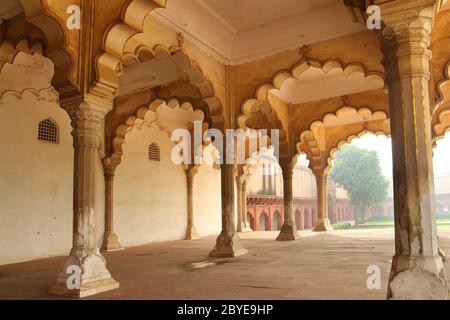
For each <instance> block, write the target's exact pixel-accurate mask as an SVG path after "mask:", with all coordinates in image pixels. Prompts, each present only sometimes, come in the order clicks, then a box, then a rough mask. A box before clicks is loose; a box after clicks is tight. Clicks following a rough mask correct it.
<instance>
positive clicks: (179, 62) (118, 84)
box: [95, 0, 225, 129]
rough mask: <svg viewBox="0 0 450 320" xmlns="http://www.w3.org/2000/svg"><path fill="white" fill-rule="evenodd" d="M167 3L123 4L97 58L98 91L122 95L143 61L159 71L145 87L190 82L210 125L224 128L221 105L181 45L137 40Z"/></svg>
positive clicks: (154, 0) (137, 0)
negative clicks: (152, 15)
mask: <svg viewBox="0 0 450 320" xmlns="http://www.w3.org/2000/svg"><path fill="white" fill-rule="evenodd" d="M165 5H166V0H152V1H144V0H133V1H131V2H130V3H129V4H128V5H127V6H126V7H124V10H123V13H122V20H121V21H120V22H118V23H115V24H113V25H112V26H110V28H109V29H108V30H107V31H106V33H105V35H104V41H103V52H102V53H101V54H100V55H99V56H98V57H97V59H96V67H97V79H98V80H97V83H96V84H95V86H96V88H97V89H98V90H101V91H106V92H109V93H110V94H114V95H121V94H123V92H122V91H123V88H124V87H125V86H126V84H127V83H130V82H132V81H130V80H129V79H130V78H131V79H133V72H136V70H139V67H142V66H143V64H145V63H149V64H150V63H151V64H152V65H153V66H154V68H153V69H154V70H158V69H159V70H160V71H159V73H158V72H156V73H154V74H151V75H149V76H148V78H146V79H145V81H146V87H148V88H152V87H155V86H158V85H162V84H168V83H171V82H174V81H176V80H187V81H189V83H190V84H191V85H192V86H193V87H195V88H196V89H197V90H198V92H199V95H200V100H202V101H203V102H204V104H205V105H206V106H207V109H208V119H209V120H210V122H211V125H212V126H213V127H215V128H220V129H223V125H224V122H225V121H224V117H223V114H222V104H221V102H220V100H219V99H218V98H217V97H216V96H215V94H214V88H213V85H212V83H211V82H210V81H209V80H208V79H206V78H205V77H204V75H203V72H202V70H201V69H200V67H199V66H197V65H194V64H192V63H191V61H190V59H189V57H188V56H187V55H186V54H185V53H184V52H183V51H182V50H181V49H180V48H178V47H171V48H166V47H165V46H163V45H156V46H154V47H153V48H149V47H147V46H145V45H143V44H142V43H141V42H140V41H139V40H136V39H135V38H136V37H135V36H136V35H139V34H143V31H144V30H143V26H144V22H145V20H146V19H147V17H148V16H149V14H150V12H151V11H153V10H155V9H157V8H164V7H165ZM168 71H170V72H168ZM134 74H136V73H134Z"/></svg>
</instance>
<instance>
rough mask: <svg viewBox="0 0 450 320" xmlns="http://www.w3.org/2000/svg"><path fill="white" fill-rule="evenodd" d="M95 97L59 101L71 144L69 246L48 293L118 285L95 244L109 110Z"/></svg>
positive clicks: (96, 290) (79, 294) (97, 290)
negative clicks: (68, 123) (104, 127)
mask: <svg viewBox="0 0 450 320" xmlns="http://www.w3.org/2000/svg"><path fill="white" fill-rule="evenodd" d="M102 102H103V101H101V102H99V103H97V100H95V101H93V102H88V101H87V100H85V101H84V102H82V103H81V104H80V103H79V102H78V103H75V102H73V103H68V104H62V105H63V106H64V107H65V109H66V110H67V112H68V113H69V115H70V118H71V119H72V127H73V132H72V136H73V145H74V186H73V214H74V217H73V247H72V250H71V251H70V255H69V258H68V260H67V261H66V263H65V266H64V269H63V270H62V272H61V274H60V275H59V277H58V279H57V282H56V284H54V285H53V286H52V287H51V288H50V292H51V293H54V294H58V295H64V296H71V297H78V298H81V297H85V296H88V295H92V294H97V293H100V292H103V291H107V290H111V289H115V288H118V287H119V283H118V282H116V281H115V280H114V279H113V278H112V277H111V274H110V273H109V271H108V270H107V269H106V260H105V258H103V256H102V255H101V254H100V251H99V249H98V248H97V246H96V244H95V187H96V183H95V176H96V172H95V171H96V166H97V165H98V161H99V160H98V152H99V142H100V136H101V126H102V120H103V118H104V116H105V114H106V113H107V112H108V111H109V110H110V109H111V108H110V107H105V106H103V105H102Z"/></svg>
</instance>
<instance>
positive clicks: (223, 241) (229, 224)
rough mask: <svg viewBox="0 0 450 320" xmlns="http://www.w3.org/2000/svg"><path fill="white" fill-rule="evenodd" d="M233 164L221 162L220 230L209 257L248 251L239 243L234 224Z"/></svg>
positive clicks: (229, 255) (240, 253)
mask: <svg viewBox="0 0 450 320" xmlns="http://www.w3.org/2000/svg"><path fill="white" fill-rule="evenodd" d="M233 167H234V165H232V164H222V165H221V177H222V181H221V182H222V232H221V233H220V235H219V236H218V237H217V240H216V246H215V248H214V250H213V251H211V253H210V254H209V255H210V256H211V257H222V258H223V257H237V256H240V255H244V254H246V253H247V252H248V250H247V249H244V248H243V247H242V245H241V242H240V239H239V236H238V234H237V233H236V231H235V230H236V229H235V226H234V217H233V215H234V168H233Z"/></svg>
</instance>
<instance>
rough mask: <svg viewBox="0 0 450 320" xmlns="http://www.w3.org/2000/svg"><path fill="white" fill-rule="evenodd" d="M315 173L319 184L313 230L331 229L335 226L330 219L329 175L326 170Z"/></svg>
mask: <svg viewBox="0 0 450 320" xmlns="http://www.w3.org/2000/svg"><path fill="white" fill-rule="evenodd" d="M314 175H315V176H316V184H317V220H316V224H315V226H314V229H313V231H330V230H333V228H332V227H331V223H330V220H329V219H328V195H327V182H328V177H327V175H326V173H325V172H316V173H314Z"/></svg>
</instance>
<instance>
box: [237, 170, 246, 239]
mask: <svg viewBox="0 0 450 320" xmlns="http://www.w3.org/2000/svg"><path fill="white" fill-rule="evenodd" d="M236 188H237V192H236V193H237V226H236V232H242V224H243V223H242V220H243V218H244V217H243V212H242V201H243V200H242V181H241V177H240V176H239V175H238V176H237V177H236Z"/></svg>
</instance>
